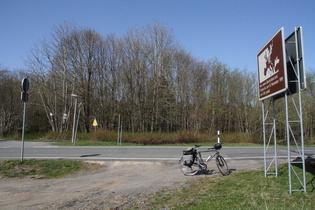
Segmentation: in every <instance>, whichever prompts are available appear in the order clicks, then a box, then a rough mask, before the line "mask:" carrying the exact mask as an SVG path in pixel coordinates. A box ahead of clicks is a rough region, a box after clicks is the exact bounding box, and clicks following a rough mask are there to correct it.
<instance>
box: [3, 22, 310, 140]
mask: <svg viewBox="0 0 315 210" xmlns="http://www.w3.org/2000/svg"><path fill="white" fill-rule="evenodd" d="M209 50H215V49H209ZM26 64H27V69H26V70H21V71H19V72H17V71H9V70H8V69H5V68H1V69H0V90H1V92H0V103H1V106H0V107H1V108H0V132H1V133H0V134H1V135H3V136H5V135H8V134H12V133H14V132H19V129H21V125H22V114H23V113H22V111H21V110H22V108H21V107H22V102H21V101H20V92H21V89H20V88H19V87H20V85H21V84H20V83H21V82H20V81H21V78H23V77H24V76H28V77H29V78H30V81H31V86H30V91H29V102H28V103H27V107H28V109H27V119H28V121H27V125H26V132H46V131H49V130H52V131H54V132H64V131H70V130H71V128H72V123H73V120H72V119H73V113H74V100H75V98H74V97H72V96H71V95H72V94H76V95H77V96H78V102H82V103H83V109H82V110H81V116H80V121H79V131H80V132H87V133H88V132H90V131H91V127H92V122H93V120H94V119H96V120H97V122H98V129H108V130H115V129H117V124H118V116H119V115H120V116H121V119H122V126H123V130H125V131H129V132H176V131H181V130H193V131H195V132H210V133H214V132H216V131H217V130H220V131H221V132H242V133H248V134H249V135H255V134H260V133H261V130H262V129H261V127H262V122H261V121H262V120H261V103H260V101H259V100H258V93H257V73H256V71H248V70H247V69H240V68H230V67H229V66H228V65H227V64H225V63H223V62H221V61H219V60H218V59H216V58H212V59H209V60H208V61H200V60H198V59H196V58H194V57H193V56H192V55H191V54H190V53H188V52H187V51H186V50H185V49H184V48H183V47H182V46H181V45H180V44H179V43H178V42H177V41H176V39H175V36H174V34H173V33H172V31H171V30H169V29H167V28H166V27H165V26H163V25H162V24H161V23H159V22H154V23H152V24H151V25H148V26H146V27H143V28H138V27H134V28H131V29H130V30H129V31H128V32H127V33H126V34H125V35H124V36H123V37H122V38H119V37H117V36H116V35H114V34H109V35H105V36H104V35H101V34H100V33H98V32H96V31H95V30H93V29H90V28H81V27H77V26H76V25H75V24H69V23H63V24H60V25H58V26H55V27H54V28H53V32H52V35H51V36H50V37H49V38H47V39H44V40H42V41H40V42H38V43H36V44H35V45H34V47H33V48H32V49H31V50H30V52H29V54H28V58H27V59H26ZM314 79H315V74H314V71H310V72H309V73H308V89H307V90H306V91H304V92H303V101H304V107H305V108H304V113H305V116H306V117H305V122H304V123H305V128H306V129H305V132H306V135H307V136H308V137H310V138H313V136H314V128H315V127H314V117H315V112H314V103H315V100H314V91H315V86H314V84H315V81H314ZM278 106H279V108H278V109H279V112H281V110H282V109H281V106H282V105H281V104H279V105H278Z"/></svg>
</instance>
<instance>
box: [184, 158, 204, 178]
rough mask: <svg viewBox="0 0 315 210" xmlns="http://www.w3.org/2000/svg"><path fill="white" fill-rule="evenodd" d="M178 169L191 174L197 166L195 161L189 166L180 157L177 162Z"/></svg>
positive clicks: (187, 174) (195, 170) (195, 171)
mask: <svg viewBox="0 0 315 210" xmlns="http://www.w3.org/2000/svg"><path fill="white" fill-rule="evenodd" d="M179 169H180V170H181V172H182V173H183V174H185V175H186V176H193V175H195V174H196V173H197V172H198V170H199V166H198V164H197V163H193V164H192V165H191V166H189V165H186V164H185V161H184V160H183V159H181V161H180V162H179Z"/></svg>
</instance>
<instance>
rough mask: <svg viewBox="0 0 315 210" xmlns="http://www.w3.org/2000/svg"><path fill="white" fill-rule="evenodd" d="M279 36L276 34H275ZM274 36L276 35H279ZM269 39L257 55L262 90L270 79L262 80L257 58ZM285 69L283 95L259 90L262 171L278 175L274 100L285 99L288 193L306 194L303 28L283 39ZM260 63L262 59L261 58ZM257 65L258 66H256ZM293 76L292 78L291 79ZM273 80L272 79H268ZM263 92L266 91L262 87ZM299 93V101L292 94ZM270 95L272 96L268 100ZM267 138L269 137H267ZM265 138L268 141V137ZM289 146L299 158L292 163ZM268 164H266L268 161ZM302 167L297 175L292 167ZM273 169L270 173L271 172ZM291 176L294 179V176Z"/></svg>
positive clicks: (277, 92) (264, 49) (278, 92)
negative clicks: (260, 101) (267, 104)
mask: <svg viewBox="0 0 315 210" xmlns="http://www.w3.org/2000/svg"><path fill="white" fill-rule="evenodd" d="M279 31H281V32H282V36H283V31H284V29H283V28H281V29H280V30H279ZM278 33H279V32H278ZM278 33H277V34H278ZM272 40H273V39H271V41H269V42H268V43H267V45H265V47H264V48H263V49H262V50H261V51H260V52H259V53H258V56H257V61H258V71H259V72H258V76H259V87H258V88H264V87H266V86H264V85H262V86H261V82H264V81H265V80H268V79H269V80H270V78H267V79H265V80H264V81H261V80H260V79H261V77H260V76H261V72H260V71H261V70H262V68H261V63H259V57H260V58H261V56H262V53H264V52H266V49H268V48H267V47H268V46H270V45H271V43H272ZM266 46H267V47H266ZM283 46H285V47H286V51H287V52H286V54H284V55H287V56H286V67H287V68H284V69H285V72H284V73H286V72H287V70H288V71H290V72H289V73H288V74H289V76H287V75H286V77H285V78H286V79H285V80H286V81H285V83H286V87H287V88H286V89H285V91H284V92H282V91H280V90H278V91H274V92H272V91H271V92H270V94H269V95H263V96H262V95H261V91H265V90H262V89H259V96H260V100H262V118H263V139H264V169H265V176H267V175H270V174H274V175H275V176H278V162H277V143H276V141H277V137H276V111H275V108H274V102H275V100H277V99H279V98H283V97H284V101H285V112H286V114H285V122H286V140H287V150H288V174H289V175H288V178H289V191H290V194H292V192H293V191H304V192H305V193H306V175H305V152H304V131H303V110H302V94H301V91H302V90H304V89H305V88H306V79H305V78H306V75H305V68H304V52H303V38H302V27H299V28H295V30H294V32H293V33H292V34H291V35H290V36H289V37H288V38H287V39H286V45H283ZM260 60H261V59H260ZM259 64H260V66H259ZM292 75H293V76H292ZM271 78H272V76H271ZM265 89H266V88H265ZM294 93H297V94H298V97H297V98H298V101H296V99H295V98H296V97H293V96H292V95H293V94H294ZM271 96H272V97H271ZM269 97H271V98H270V103H269V106H265V99H267V98H269ZM271 107H272V111H273V115H272V116H271V118H270V116H269V118H268V113H269V110H270V109H271ZM268 136H269V137H268ZM267 137H268V138H267ZM272 141H273V144H274V151H273V152H270V150H269V146H270V143H271V142H272ZM291 144H293V145H295V148H296V150H295V151H298V154H299V157H298V158H295V159H293V160H292V155H291V151H292V150H293V149H292V148H291V147H293V146H291ZM270 158H272V159H271V161H269V163H268V159H269V160H270ZM297 165H298V166H299V167H300V168H302V174H298V173H297V172H296V170H295V167H294V166H297ZM272 169H274V171H273V172H270V171H271V170H272ZM293 175H294V176H293Z"/></svg>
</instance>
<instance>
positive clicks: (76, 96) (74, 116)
mask: <svg viewBox="0 0 315 210" xmlns="http://www.w3.org/2000/svg"><path fill="white" fill-rule="evenodd" d="M71 97H73V98H74V99H75V102H74V114H73V128H72V144H73V143H74V138H75V136H74V135H75V127H76V123H75V118H76V114H77V103H78V95H76V94H74V93H72V94H71Z"/></svg>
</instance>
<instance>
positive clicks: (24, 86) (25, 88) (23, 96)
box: [21, 77, 30, 162]
mask: <svg viewBox="0 0 315 210" xmlns="http://www.w3.org/2000/svg"><path fill="white" fill-rule="evenodd" d="M29 87H30V84H29V80H28V78H27V77H26V78H24V79H23V80H22V89H23V92H21V100H22V101H23V102H24V108H23V127H22V146H21V162H23V157H24V133H25V123H26V102H27V101H28V93H27V92H28V89H29Z"/></svg>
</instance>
